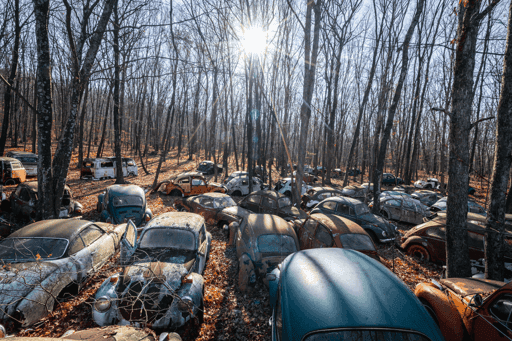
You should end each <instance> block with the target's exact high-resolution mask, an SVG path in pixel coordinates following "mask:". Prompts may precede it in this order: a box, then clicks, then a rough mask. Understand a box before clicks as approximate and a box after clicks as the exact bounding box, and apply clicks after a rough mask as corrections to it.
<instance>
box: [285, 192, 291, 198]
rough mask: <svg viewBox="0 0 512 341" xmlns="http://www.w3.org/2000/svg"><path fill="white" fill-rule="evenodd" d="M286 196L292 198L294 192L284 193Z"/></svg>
mask: <svg viewBox="0 0 512 341" xmlns="http://www.w3.org/2000/svg"><path fill="white" fill-rule="evenodd" d="M284 195H286V196H287V197H289V198H291V197H292V192H290V191H286V192H284Z"/></svg>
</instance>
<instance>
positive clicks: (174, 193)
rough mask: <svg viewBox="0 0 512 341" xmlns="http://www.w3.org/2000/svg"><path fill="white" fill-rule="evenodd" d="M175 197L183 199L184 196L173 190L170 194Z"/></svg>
mask: <svg viewBox="0 0 512 341" xmlns="http://www.w3.org/2000/svg"><path fill="white" fill-rule="evenodd" d="M169 194H170V195H171V196H173V197H182V196H183V194H182V193H181V192H180V190H178V189H173V190H172V191H171V193H169Z"/></svg>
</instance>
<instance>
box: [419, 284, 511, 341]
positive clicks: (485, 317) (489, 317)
mask: <svg viewBox="0 0 512 341" xmlns="http://www.w3.org/2000/svg"><path fill="white" fill-rule="evenodd" d="M414 293H415V295H416V296H417V297H418V298H419V299H420V301H421V302H422V303H423V305H424V306H425V308H426V309H427V311H428V312H429V313H430V315H431V316H432V317H433V318H434V320H435V321H436V323H437V324H438V325H439V328H440V329H441V332H442V333H443V336H444V337H445V339H446V341H459V340H474V341H484V340H493V341H501V340H511V339H512V283H508V284H506V283H505V282H499V281H492V280H486V279H478V278H447V279H442V280H440V283H438V282H436V281H432V283H420V284H418V285H417V286H416V290H415V291H414Z"/></svg>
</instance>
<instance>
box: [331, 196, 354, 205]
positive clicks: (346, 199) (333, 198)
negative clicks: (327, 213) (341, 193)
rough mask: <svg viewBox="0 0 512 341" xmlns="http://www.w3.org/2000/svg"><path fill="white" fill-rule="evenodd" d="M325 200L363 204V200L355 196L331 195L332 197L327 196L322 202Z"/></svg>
mask: <svg viewBox="0 0 512 341" xmlns="http://www.w3.org/2000/svg"><path fill="white" fill-rule="evenodd" d="M324 201H335V202H341V203H344V204H346V203H350V204H352V205H358V204H361V203H362V201H361V200H357V199H354V198H350V197H330V198H325V199H324V200H322V202H324Z"/></svg>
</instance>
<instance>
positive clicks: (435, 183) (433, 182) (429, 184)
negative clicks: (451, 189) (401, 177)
mask: <svg viewBox="0 0 512 341" xmlns="http://www.w3.org/2000/svg"><path fill="white" fill-rule="evenodd" d="M414 187H416V188H424V189H428V188H431V189H433V188H439V180H437V179H436V178H428V179H427V181H425V180H418V181H416V182H415V183H414Z"/></svg>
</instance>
